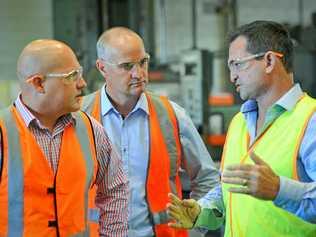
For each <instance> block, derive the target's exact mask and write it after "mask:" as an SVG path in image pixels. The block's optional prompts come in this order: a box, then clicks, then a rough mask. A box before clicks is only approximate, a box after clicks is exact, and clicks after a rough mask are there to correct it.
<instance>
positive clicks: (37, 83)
mask: <svg viewBox="0 0 316 237" xmlns="http://www.w3.org/2000/svg"><path fill="white" fill-rule="evenodd" d="M26 83H28V84H30V85H31V86H33V88H34V89H35V90H36V91H37V92H39V93H42V94H44V93H45V88H44V77H43V76H42V75H40V74H36V75H33V76H30V77H29V78H28V79H26Z"/></svg>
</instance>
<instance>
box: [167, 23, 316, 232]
mask: <svg viewBox="0 0 316 237" xmlns="http://www.w3.org/2000/svg"><path fill="white" fill-rule="evenodd" d="M229 43H230V47H229V57H228V68H229V70H230V78H231V82H232V83H233V84H234V86H235V87H236V91H237V92H238V93H239V94H240V97H241V98H242V99H243V100H246V102H245V103H244V104H243V105H242V107H241V111H240V112H239V113H238V114H237V115H236V116H235V117H234V118H233V120H232V122H231V124H230V127H229V130H228V134H227V138H226V143H225V147H224V151H223V156H222V164H221V170H222V179H221V182H222V184H221V185H219V186H218V187H216V188H214V189H213V190H211V191H210V192H209V193H208V194H207V195H206V196H204V197H203V198H202V199H200V200H199V201H198V202H196V201H194V200H180V199H179V198H177V197H176V196H174V195H172V194H170V197H171V202H170V203H169V204H168V212H169V214H170V215H171V216H172V217H173V218H174V220H175V222H171V223H169V226H172V227H175V228H193V227H194V228H200V229H216V228H218V227H219V226H220V225H221V224H222V223H223V221H224V220H225V236H227V237H228V236H232V237H244V236H247V237H248V236H256V237H271V236H287V237H290V236H293V237H294V236H295V237H297V236H304V237H312V236H316V225H315V222H316V182H315V180H316V169H315V167H316V160H315V157H316V136H315V134H316V114H315V110H316V101H315V100H314V99H312V98H311V97H309V96H308V95H307V94H306V93H303V92H302V90H301V88H300V86H299V85H298V84H294V82H293V79H294V78H293V43H292V40H291V38H290V36H289V33H288V31H287V30H286V29H285V28H284V27H283V26H282V25H280V24H278V23H276V22H272V21H255V22H252V23H249V24H246V25H243V26H241V27H240V28H238V29H237V30H235V31H234V32H232V33H231V34H230V36H229Z"/></svg>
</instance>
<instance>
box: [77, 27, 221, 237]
mask: <svg viewBox="0 0 316 237" xmlns="http://www.w3.org/2000/svg"><path fill="white" fill-rule="evenodd" d="M97 53H98V59H97V61H96V66H97V68H98V70H99V72H100V73H101V74H102V76H103V77H104V79H105V85H104V86H103V87H102V88H101V89H100V90H99V91H97V92H95V93H93V94H91V95H88V96H86V97H84V101H83V105H82V108H83V109H84V110H85V111H87V112H89V113H90V114H91V115H93V117H95V118H96V119H98V120H99V121H100V122H101V123H102V124H103V126H104V127H105V128H106V131H107V132H108V134H109V137H110V140H111V141H112V142H113V143H114V144H115V146H116V147H117V149H118V151H119V152H120V154H121V158H122V160H123V167H124V171H125V174H126V175H127V177H128V180H129V184H130V185H129V187H130V192H129V193H130V196H129V200H130V202H129V225H128V226H129V230H128V236H132V237H149V236H157V237H171V236H177V237H181V236H187V232H186V231H183V230H175V229H172V228H170V227H168V225H167V222H168V220H169V217H168V215H167V213H166V204H167V202H168V192H172V193H174V194H177V195H179V196H181V192H182V190H181V181H180V176H179V169H180V167H182V168H184V169H185V170H186V171H187V173H188V174H189V176H190V179H191V189H192V192H191V197H192V198H195V199H197V198H199V197H201V196H203V194H205V193H207V191H208V190H210V189H211V188H212V187H213V186H214V185H215V184H216V183H217V182H218V173H217V170H216V169H215V168H214V165H213V162H212V160H211V158H210V156H209V154H208V151H207V150H206V148H205V146H204V144H203V141H202V140H201V138H200V136H199V134H198V132H197V130H196V129H195V127H194V125H193V123H192V121H191V119H190V118H189V117H188V116H187V115H186V113H185V111H184V109H183V108H181V107H180V106H179V105H177V104H175V103H173V102H171V101H169V100H168V99H167V98H166V97H160V96H157V95H154V94H152V93H149V92H147V91H146V89H145V88H146V84H147V83H148V63H149V55H148V54H147V53H146V51H145V48H144V43H143V40H142V39H141V38H140V37H139V35H137V34H136V33H135V32H133V31H131V30H129V29H127V28H123V27H115V28H112V29H109V30H107V31H105V32H104V33H103V34H102V35H101V36H100V38H99V40H98V43H97Z"/></svg>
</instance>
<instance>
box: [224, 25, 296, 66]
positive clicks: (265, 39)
mask: <svg viewBox="0 0 316 237" xmlns="http://www.w3.org/2000/svg"><path fill="white" fill-rule="evenodd" d="M239 36H244V37H245V38H246V39H247V51H248V52H249V53H252V54H256V53H261V52H266V51H269V50H271V51H275V52H279V53H282V54H283V57H282V58H281V61H282V63H283V65H284V67H285V69H286V71H287V72H293V42H292V40H291V37H290V34H289V32H288V30H287V29H286V28H285V27H284V26H282V25H281V24H279V23H276V22H273V21H254V22H251V23H249V24H246V25H242V26H240V27H238V28H237V29H236V30H234V31H232V32H230V33H229V35H228V41H229V43H232V42H233V41H234V40H235V39H236V38H237V37H239Z"/></svg>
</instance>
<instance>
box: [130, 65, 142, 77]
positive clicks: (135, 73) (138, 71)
mask: <svg viewBox="0 0 316 237" xmlns="http://www.w3.org/2000/svg"><path fill="white" fill-rule="evenodd" d="M142 73H143V68H142V67H141V66H140V64H139V63H135V64H134V66H133V68H132V70H131V74H132V77H133V78H135V77H137V78H141V76H142Z"/></svg>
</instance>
